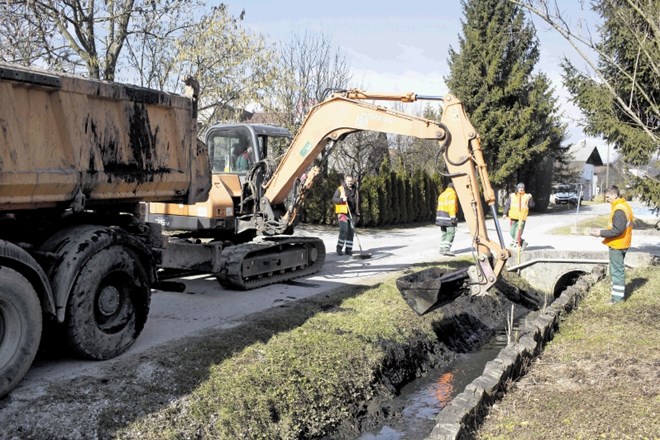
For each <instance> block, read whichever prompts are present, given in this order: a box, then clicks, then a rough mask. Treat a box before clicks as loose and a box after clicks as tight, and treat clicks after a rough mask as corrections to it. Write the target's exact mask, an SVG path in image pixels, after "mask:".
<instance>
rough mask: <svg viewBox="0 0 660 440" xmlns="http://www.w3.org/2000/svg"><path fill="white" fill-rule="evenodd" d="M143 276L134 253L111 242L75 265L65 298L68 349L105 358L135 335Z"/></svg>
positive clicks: (141, 314) (144, 290)
mask: <svg viewBox="0 0 660 440" xmlns="http://www.w3.org/2000/svg"><path fill="white" fill-rule="evenodd" d="M149 293H150V289H149V278H148V276H147V272H146V271H145V269H144V266H143V265H142V263H140V260H139V259H138V258H137V256H136V255H135V254H134V253H133V252H131V251H130V250H128V249H126V248H125V247H122V246H117V245H113V246H110V247H107V248H104V249H101V250H100V251H99V252H97V253H96V254H94V255H93V256H92V257H91V258H90V259H89V260H88V261H87V262H86V263H85V264H84V266H83V267H82V268H81V270H80V272H79V273H78V276H77V278H76V281H75V282H74V284H73V288H72V290H71V295H70V296H69V300H68V302H67V313H66V316H67V318H66V331H67V336H68V342H69V345H70V346H71V348H72V349H73V350H74V351H75V352H76V353H77V354H79V355H81V356H83V357H87V358H91V359H110V358H113V357H115V356H118V355H119V354H121V353H123V352H124V351H126V350H127V349H128V348H129V347H130V346H131V345H133V343H134V342H135V340H136V339H137V337H138V336H139V335H140V332H141V331H142V329H143V328H144V324H145V322H146V321H147V314H148V313H149Z"/></svg>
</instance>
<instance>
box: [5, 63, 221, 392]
mask: <svg viewBox="0 0 660 440" xmlns="http://www.w3.org/2000/svg"><path fill="white" fill-rule="evenodd" d="M189 85H190V86H191V87H190V90H192V92H191V93H190V95H191V96H190V97H184V96H179V95H174V94H169V93H163V92H159V91H155V90H149V89H145V88H140V87H135V86H129V85H122V84H117V83H107V82H101V81H95V80H90V79H83V78H80V77H74V76H69V75H63V74H53V73H50V72H48V71H43V70H38V69H32V68H30V69H28V68H24V67H19V66H16V65H10V64H0V103H1V105H0V225H1V226H0V396H2V395H4V394H6V393H7V392H8V391H9V390H11V389H12V388H13V387H14V386H15V385H16V384H17V383H18V382H19V381H20V379H21V378H22V377H23V376H24V374H25V373H26V372H27V370H28V368H29V366H30V365H31V363H32V361H33V359H34V357H35V354H36V353H37V349H38V347H39V343H40V339H41V336H42V328H44V329H45V332H46V331H47V332H48V334H49V335H53V334H57V335H59V334H62V335H63V339H64V340H65V341H66V342H67V344H68V346H69V347H70V349H72V350H73V352H74V353H76V354H78V355H80V356H82V357H85V358H90V359H109V358H112V357H115V356H117V355H119V354H121V353H122V352H124V351H125V350H126V349H127V348H128V347H130V346H131V345H132V344H133V342H134V341H135V340H136V338H137V337H138V335H139V334H140V332H141V331H142V329H143V327H144V324H145V321H146V319H147V314H148V312H149V305H150V292H151V290H150V289H151V285H152V284H153V283H154V281H155V280H156V274H157V270H158V268H159V267H160V263H161V261H162V253H161V251H162V248H163V246H164V245H165V244H166V243H165V242H164V237H163V235H162V231H161V226H160V225H159V224H156V223H148V222H145V221H144V212H143V208H144V206H145V205H144V203H146V202H169V203H185V204H194V203H196V202H201V201H204V200H206V198H207V197H208V191H209V188H210V183H211V177H210V169H209V165H208V163H209V162H208V153H207V149H206V146H205V145H204V144H203V143H201V142H198V140H197V124H196V111H197V109H196V100H195V95H196V93H195V92H194V90H195V87H194V85H195V84H194V81H192V80H191V81H190V82H189Z"/></svg>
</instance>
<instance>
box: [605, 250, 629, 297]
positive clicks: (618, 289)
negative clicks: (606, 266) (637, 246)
mask: <svg viewBox="0 0 660 440" xmlns="http://www.w3.org/2000/svg"><path fill="white" fill-rule="evenodd" d="M627 251H628V249H612V248H610V252H609V253H610V282H611V285H612V302H621V301H623V299H624V297H625V295H626V273H625V265H624V263H623V260H624V259H625V258H626V252H627Z"/></svg>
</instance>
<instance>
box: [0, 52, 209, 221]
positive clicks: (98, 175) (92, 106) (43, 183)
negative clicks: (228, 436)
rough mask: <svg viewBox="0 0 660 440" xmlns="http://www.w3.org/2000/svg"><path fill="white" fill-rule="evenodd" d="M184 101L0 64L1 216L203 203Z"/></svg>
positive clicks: (189, 110) (202, 168)
mask: <svg viewBox="0 0 660 440" xmlns="http://www.w3.org/2000/svg"><path fill="white" fill-rule="evenodd" d="M194 105H195V104H194V103H193V101H192V100H191V99H188V98H185V97H183V96H179V95H175V94H169V93H164V92H160V91H156V90H151V89H145V88H141V87H137V86H131V85H125V84H119V83H108V82H103V81H96V80H91V79H85V78H81V77H75V76H70V75H63V74H54V73H52V72H48V71H44V70H38V69H32V68H25V67H20V66H16V65H11V64H3V63H0V211H11V210H21V209H35V208H44V207H49V208H51V207H65V208H66V207H73V208H78V209H80V208H81V204H82V207H84V206H90V205H94V204H100V203H103V204H107V203H126V202H138V201H143V202H153V201H161V202H174V203H186V204H191V203H195V202H198V201H203V200H205V199H206V197H207V194H208V190H209V185H210V180H211V179H210V170H209V165H208V153H207V150H206V147H205V146H204V145H203V144H202V143H198V141H197V130H196V120H195V111H196V110H195V108H194Z"/></svg>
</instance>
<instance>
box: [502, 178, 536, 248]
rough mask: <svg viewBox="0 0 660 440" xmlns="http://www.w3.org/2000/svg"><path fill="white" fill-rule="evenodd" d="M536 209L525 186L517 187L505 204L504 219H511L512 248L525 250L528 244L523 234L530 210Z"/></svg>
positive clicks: (519, 185) (522, 184)
mask: <svg viewBox="0 0 660 440" xmlns="http://www.w3.org/2000/svg"><path fill="white" fill-rule="evenodd" d="M533 207H534V199H533V198H532V195H531V194H528V193H526V192H525V184H524V183H519V184H518V185H516V192H514V193H511V194H510V195H509V197H508V198H507V200H506V203H505V204H504V218H505V219H506V218H507V217H509V233H510V234H511V247H512V248H514V247H519V248H521V249H522V248H524V247H525V246H527V242H525V240H523V238H522V234H523V231H524V230H525V223H527V216H528V215H529V208H533Z"/></svg>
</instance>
